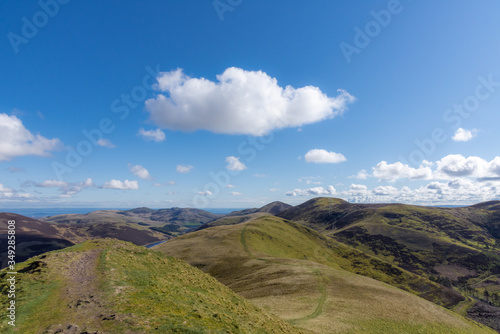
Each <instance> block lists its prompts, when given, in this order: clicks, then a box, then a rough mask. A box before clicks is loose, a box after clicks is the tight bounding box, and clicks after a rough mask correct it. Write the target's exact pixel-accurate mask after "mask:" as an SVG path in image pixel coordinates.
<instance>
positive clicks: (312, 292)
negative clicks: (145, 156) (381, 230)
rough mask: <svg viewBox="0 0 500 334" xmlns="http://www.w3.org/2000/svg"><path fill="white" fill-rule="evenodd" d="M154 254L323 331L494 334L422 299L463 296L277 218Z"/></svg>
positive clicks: (445, 300) (180, 240)
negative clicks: (171, 258) (177, 260)
mask: <svg viewBox="0 0 500 334" xmlns="http://www.w3.org/2000/svg"><path fill="white" fill-rule="evenodd" d="M153 249H155V250H158V251H161V252H164V253H166V254H169V255H172V256H175V257H178V258H181V259H183V260H185V261H187V262H188V263H190V264H191V265H193V266H195V267H198V268H200V269H201V270H203V271H204V272H207V273H209V274H211V275H212V276H214V277H215V278H217V279H218V280H219V281H220V282H222V283H224V284H225V285H227V286H228V287H230V288H231V289H232V290H233V291H235V292H237V293H239V294H241V295H242V296H244V297H246V298H249V299H250V300H252V301H253V302H254V303H256V304H257V305H258V306H260V307H262V308H264V309H266V310H269V311H270V312H271V313H274V314H276V315H278V316H280V317H281V318H283V319H285V320H287V321H289V322H290V323H293V324H296V325H297V326H300V327H302V328H305V329H310V330H312V331H314V332H316V333H332V332H335V333H403V332H405V333H494V331H493V330H490V329H488V328H485V327H482V326H480V325H478V324H476V323H473V322H471V321H469V320H466V319H465V318H463V317H461V316H460V315H458V314H456V313H453V312H451V311H449V310H446V309H445V308H442V307H440V306H437V305H436V304H434V303H432V302H429V301H427V300H425V299H423V298H420V297H418V296H417V295H421V296H423V297H426V298H428V299H431V300H434V301H435V302H436V303H442V304H444V305H448V306H449V305H455V304H457V303H459V302H460V299H461V298H462V297H461V296H460V295H459V294H458V293H456V292H454V291H452V290H451V289H447V288H445V287H443V286H442V285H439V284H437V283H433V282H430V281H428V280H425V279H423V278H421V277H419V276H417V275H415V274H412V273H409V272H407V271H404V270H402V269H400V268H397V267H395V266H392V265H390V264H389V263H387V262H384V261H381V260H378V259H376V258H374V257H371V256H367V255H365V254H363V253H362V252H360V251H356V250H354V249H352V248H351V247H349V246H346V245H343V244H341V243H339V242H336V241H334V240H331V239H329V238H327V237H324V236H322V235H320V234H319V233H317V232H315V231H313V230H311V229H309V228H306V227H304V226H301V225H299V224H296V223H293V222H289V221H285V220H283V219H280V218H277V217H273V216H265V217H259V218H256V219H253V220H250V221H247V222H245V223H241V224H237V225H229V226H217V227H212V228H207V229H203V230H200V231H196V232H191V233H188V234H186V235H183V236H180V237H177V238H175V239H172V240H169V241H167V242H166V243H163V244H161V245H159V246H155V247H154V248H153ZM357 273H359V274H362V275H359V274H357ZM374 278H375V279H374ZM382 282H387V283H389V284H392V285H394V286H399V287H400V288H401V289H405V290H407V291H403V290H401V289H397V288H395V287H394V286H391V285H388V284H385V283H382Z"/></svg>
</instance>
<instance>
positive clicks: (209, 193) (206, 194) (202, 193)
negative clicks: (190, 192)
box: [198, 190, 213, 196]
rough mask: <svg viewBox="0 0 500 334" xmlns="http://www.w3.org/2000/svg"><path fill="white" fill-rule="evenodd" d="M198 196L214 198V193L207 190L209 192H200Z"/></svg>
mask: <svg viewBox="0 0 500 334" xmlns="http://www.w3.org/2000/svg"><path fill="white" fill-rule="evenodd" d="M198 195H201V196H212V195H213V193H212V192H211V191H210V190H207V191H198Z"/></svg>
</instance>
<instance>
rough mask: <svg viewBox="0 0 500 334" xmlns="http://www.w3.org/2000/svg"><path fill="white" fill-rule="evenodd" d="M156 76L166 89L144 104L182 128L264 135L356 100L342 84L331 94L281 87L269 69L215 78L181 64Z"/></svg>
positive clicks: (163, 121)
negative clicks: (188, 71) (187, 70)
mask: <svg viewBox="0 0 500 334" xmlns="http://www.w3.org/2000/svg"><path fill="white" fill-rule="evenodd" d="M157 79H158V85H157V88H158V89H159V90H161V91H162V92H163V93H164V94H158V95H157V96H156V98H154V99H149V100H147V101H146V110H147V111H148V112H149V113H150V117H151V120H152V121H153V122H155V123H156V124H157V125H158V126H160V127H163V128H168V129H172V130H181V131H196V130H208V131H211V132H215V133H225V134H248V135H254V136H261V135H265V134H267V133H269V132H270V131H272V130H274V129H281V128H288V127H299V126H302V125H305V124H311V123H316V122H319V121H322V120H325V119H327V118H333V117H335V116H336V115H339V114H341V113H342V112H343V111H344V110H346V108H347V105H348V104H349V103H352V102H354V100H355V98H354V97H353V96H352V95H350V94H349V93H347V92H346V91H344V90H342V89H339V90H338V92H339V95H337V96H336V97H328V96H327V95H326V94H325V93H323V92H322V91H321V90H320V89H319V88H317V87H313V86H305V87H301V88H293V87H292V86H286V87H285V88H283V87H281V86H279V85H278V81H277V80H276V79H275V78H272V77H270V76H269V75H267V74H266V73H265V72H262V71H245V70H243V69H241V68H236V67H230V68H228V69H226V70H225V71H224V73H222V74H219V75H217V81H216V82H214V81H210V80H208V79H205V78H191V77H189V76H187V75H186V74H184V72H183V70H182V69H177V70H174V71H170V72H162V73H160V74H159V76H158V78H157Z"/></svg>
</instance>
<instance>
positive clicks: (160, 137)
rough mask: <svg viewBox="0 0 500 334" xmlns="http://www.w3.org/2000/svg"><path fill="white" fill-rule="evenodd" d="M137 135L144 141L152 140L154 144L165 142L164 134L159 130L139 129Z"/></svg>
mask: <svg viewBox="0 0 500 334" xmlns="http://www.w3.org/2000/svg"><path fill="white" fill-rule="evenodd" d="M137 135H138V136H142V138H143V139H144V140H154V141H156V142H161V141H164V140H165V132H163V131H161V130H160V129H156V130H147V131H146V130H144V129H143V128H140V129H139V132H138V133H137Z"/></svg>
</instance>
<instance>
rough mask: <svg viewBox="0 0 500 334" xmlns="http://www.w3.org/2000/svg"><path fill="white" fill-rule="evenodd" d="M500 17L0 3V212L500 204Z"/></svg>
mask: <svg viewBox="0 0 500 334" xmlns="http://www.w3.org/2000/svg"><path fill="white" fill-rule="evenodd" d="M499 10H500V4H499V3H498V2H497V1H493V0H490V1H481V2H480V3H472V2H470V1H451V0H448V1H440V2H432V3H431V2H424V1H409V0H401V1H395V0H390V1H370V2H362V3H361V2H353V1H335V2H333V1H314V2H310V1H309V2H308V1H288V2H285V1H247V0H242V1H239V0H220V1H180V0H179V1H147V2H139V1H127V2H123V1H106V2H98V1H85V2H84V1H76V0H73V1H68V0H64V1H63V0H41V1H22V2H19V1H17V2H15V1H4V2H2V3H1V4H0V22H1V24H0V29H1V30H0V32H1V34H0V35H1V38H0V54H1V56H2V61H1V62H0V78H1V80H0V205H1V206H3V207H5V208H9V207H11V208H12V207H64V206H67V207H76V206H86V207H121V208H123V207H138V206H149V207H156V208H159V207H172V206H181V207H193V206H195V207H202V208H203V207H204V208H214V207H226V208H227V207H234V208H241V207H256V206H261V205H263V204H266V203H268V202H271V201H274V200H281V201H284V202H288V203H290V204H298V203H301V202H303V201H305V200H307V199H309V198H312V197H316V196H333V197H340V198H344V199H346V200H349V201H351V202H405V203H415V204H431V205H438V204H439V205H442V204H457V205H461V204H473V203H477V202H481V201H486V200H492V199H499V198H500V152H499V149H498V145H497V143H499V139H500V131H498V129H499V124H500V113H499V111H500V110H499V109H500V60H499V59H500V35H499V34H498V31H500V22H499V20H498V15H497V13H498V12H499ZM85 134H87V135H85Z"/></svg>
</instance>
